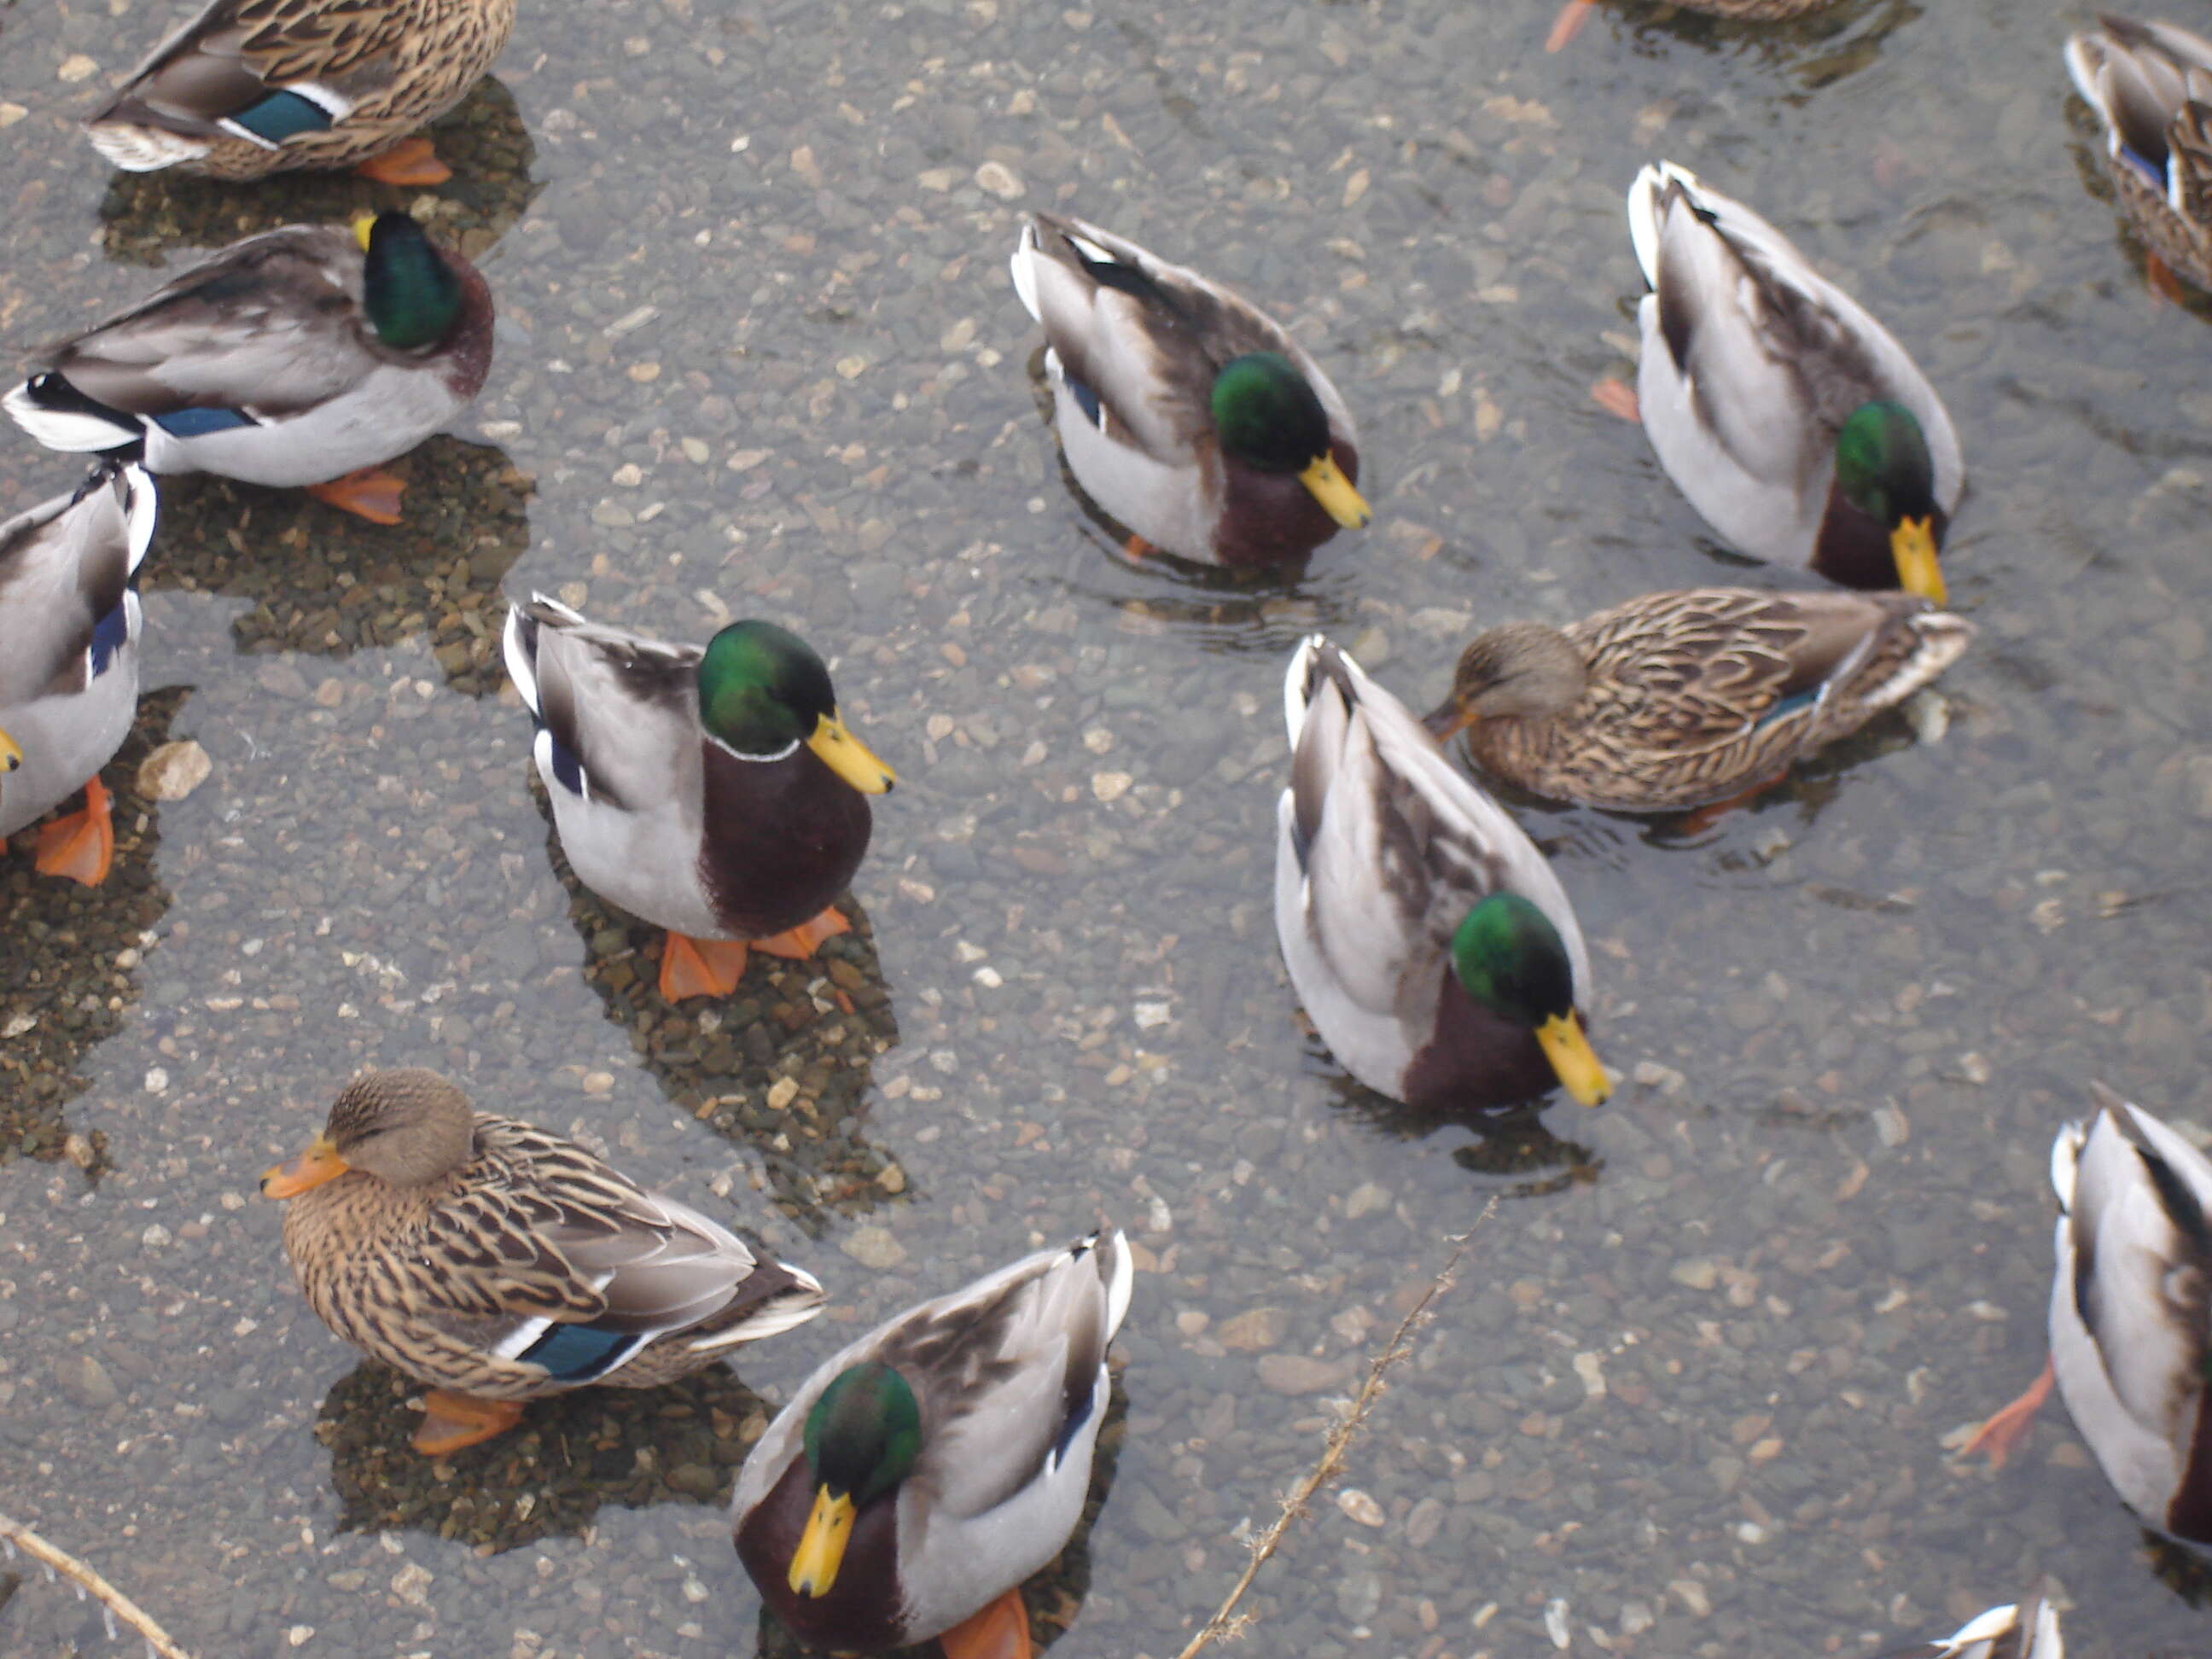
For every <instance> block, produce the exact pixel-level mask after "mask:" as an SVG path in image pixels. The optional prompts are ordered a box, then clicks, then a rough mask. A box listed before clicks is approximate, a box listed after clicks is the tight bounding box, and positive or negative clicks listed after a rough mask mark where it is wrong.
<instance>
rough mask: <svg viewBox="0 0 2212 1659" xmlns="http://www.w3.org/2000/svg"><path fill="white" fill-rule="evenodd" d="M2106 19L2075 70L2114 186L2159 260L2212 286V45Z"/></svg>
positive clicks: (2076, 59) (2079, 43)
mask: <svg viewBox="0 0 2212 1659" xmlns="http://www.w3.org/2000/svg"><path fill="white" fill-rule="evenodd" d="M2098 21H2099V25H2100V26H2099V27H2096V28H2094V29H2085V30H2083V31H2082V32H2081V33H2079V34H2076V35H2074V36H2072V37H2071V38H2069V40H2067V42H2066V72H2067V73H2068V74H2069V75H2070V76H2073V77H2074V86H2075V90H2077V91H2078V92H2080V93H2081V96H2082V97H2083V98H2084V99H2086V100H2087V102H2088V105H2089V107H2090V108H2091V109H2092V110H2093V111H2094V112H2096V116H2097V119H2098V120H2099V121H2100V123H2102V124H2103V126H2104V129H2105V165H2106V168H2107V170H2108V171H2110V173H2112V187H2113V188H2114V189H2115V190H2117V191H2118V192H2119V197H2120V204H2121V205H2122V206H2123V207H2124V208H2125V209H2126V210H2127V212H2128V217H2129V218H2130V219H2132V220H2133V221H2134V222H2135V225H2136V229H2137V230H2139V231H2140V232H2142V238H2143V240H2145V241H2147V242H2148V243H2149V244H2150V246H2151V251H2152V253H2153V255H2154V257H2155V258H2158V259H2162V260H2164V261H2165V263H2166V265H2167V267H2168V268H2170V269H2171V270H2176V271H2179V272H2180V274H2181V275H2183V276H2186V277H2187V278H2188V279H2189V280H2190V281H2191V282H2192V283H2196V284H2197V287H2199V288H2201V289H2212V40H2206V39H2205V38H2204V37H2203V35H2200V34H2191V33H2190V32H2189V31H2188V30H2187V29H2184V28H2176V27H2174V26H2173V25H2172V24H2171V23H2138V22H2134V21H2130V19H2128V18H2125V17H2113V16H2111V15H2106V16H2104V17H2101V18H2100V19H2099V20H2098Z"/></svg>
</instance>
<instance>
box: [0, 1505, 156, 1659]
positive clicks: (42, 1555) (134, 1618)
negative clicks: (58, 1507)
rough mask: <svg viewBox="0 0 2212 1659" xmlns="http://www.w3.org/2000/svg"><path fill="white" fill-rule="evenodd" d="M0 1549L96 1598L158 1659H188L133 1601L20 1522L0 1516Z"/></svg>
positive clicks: (111, 1632)
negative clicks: (13, 1550) (9, 1550)
mask: <svg viewBox="0 0 2212 1659" xmlns="http://www.w3.org/2000/svg"><path fill="white" fill-rule="evenodd" d="M0 1545H13V1546H14V1547H15V1548H16V1549H19V1550H21V1551H22V1552H23V1553H24V1554H26V1555H27V1556H29V1557H30V1558H31V1559H33V1561H36V1562H39V1563H40V1564H41V1565H45V1566H47V1567H51V1568H52V1569H53V1571H56V1572H58V1573H60V1574H61V1575H62V1576H63V1577H64V1578H67V1579H69V1580H70V1582H71V1583H75V1584H76V1585H77V1586H78V1587H79V1588H80V1589H85V1590H88V1591H90V1592H91V1593H92V1594H93V1595H96V1596H98V1597H99V1598H100V1601H101V1602H102V1603H103V1604H104V1605H105V1606H106V1608H107V1610H108V1611H109V1612H110V1613H113V1614H114V1615H115V1616H116V1617H117V1618H118V1619H120V1620H122V1621H123V1622H124V1623H125V1624H126V1625H128V1626H131V1629H133V1630H135V1631H137V1632H138V1633H139V1635H141V1636H143V1637H144V1638H146V1645H147V1646H148V1647H149V1649H151V1650H153V1652H154V1653H155V1654H156V1655H157V1656H159V1659H192V1656H191V1655H190V1654H189V1653H186V1652H185V1650H183V1649H182V1648H180V1647H179V1646H178V1645H177V1644H175V1643H174V1642H173V1641H172V1640H170V1639H169V1633H168V1632H167V1631H165V1630H163V1629H162V1628H161V1626H159V1625H157V1624H155V1622H154V1621H153V1620H151V1619H149V1618H148V1617H147V1616H146V1614H145V1613H143V1612H142V1611H141V1610H140V1608H139V1607H138V1604H137V1602H136V1601H132V1600H131V1598H130V1597H129V1596H127V1595H125V1594H124V1593H123V1592H122V1591H121V1590H119V1589H116V1588H115V1586H114V1585H112V1584H111V1583H108V1582H107V1581H106V1579H105V1578H102V1577H100V1575H99V1574H98V1573H96V1572H94V1571H93V1570H92V1569H91V1568H90V1567H88V1566H87V1565H85V1564H84V1563H83V1562H82V1561H80V1560H78V1559H76V1557H75V1556H74V1555H71V1554H70V1553H69V1552H68V1551H66V1550H64V1549H60V1548H58V1547H56V1546H54V1545H52V1544H49V1543H48V1542H46V1540H45V1539H43V1538H41V1537H40V1536H39V1534H36V1533H34V1532H33V1531H32V1530H31V1529H30V1528H28V1527H27V1526H25V1525H23V1524H22V1522H20V1521H11V1520H9V1518H8V1517H7V1516H4V1515H0ZM108 1634H110V1635H111V1636H112V1635H113V1634H114V1632H113V1631H112V1630H111V1631H110V1632H108Z"/></svg>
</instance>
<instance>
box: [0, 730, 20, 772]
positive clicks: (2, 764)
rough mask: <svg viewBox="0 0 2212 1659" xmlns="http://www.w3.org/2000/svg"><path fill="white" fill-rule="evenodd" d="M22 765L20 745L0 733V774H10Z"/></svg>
mask: <svg viewBox="0 0 2212 1659" xmlns="http://www.w3.org/2000/svg"><path fill="white" fill-rule="evenodd" d="M22 763H23V748H22V745H21V744H19V743H17V742H16V741H15V738H11V737H9V735H8V734H7V733H6V732H0V772H12V771H14V770H15V769H16V768H17V767H19V766H21V764H22Z"/></svg>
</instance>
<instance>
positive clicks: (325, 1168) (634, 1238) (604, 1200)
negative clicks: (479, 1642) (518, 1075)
mask: <svg viewBox="0 0 2212 1659" xmlns="http://www.w3.org/2000/svg"><path fill="white" fill-rule="evenodd" d="M261 1190H262V1192H263V1194H264V1195H266V1196H267V1197H270V1198H277V1199H288V1200H290V1207H289V1209H287V1210H286V1211H285V1212H284V1254H285V1255H286V1257H287V1258H288V1259H289V1261H290V1262H291V1264H292V1271H293V1273H294V1274H295V1276H297V1278H298V1279H299V1281H300V1288H301V1290H302V1291H305V1292H306V1293H307V1304H308V1305H309V1306H310V1307H312V1308H313V1309H314V1310H315V1312H316V1313H317V1314H318V1315H319V1316H321V1318H322V1321H323V1322H324V1323H325V1325H328V1326H329V1327H330V1328H331V1329H332V1330H334V1331H336V1332H337V1334H339V1335H340V1336H342V1337H343V1338H344V1339H345V1340H347V1341H349V1342H350V1343H352V1344H353V1345H354V1346H356V1347H357V1348H361V1349H363V1350H365V1351H366V1352H368V1354H369V1355H370V1356H371V1357H373V1358H376V1359H379V1360H381V1361H382V1362H383V1363H384V1364H387V1365H390V1366H392V1368H393V1369H394V1370H399V1371H403V1372H404V1373H405V1374H406V1375H407V1376H410V1377H412V1378H414V1379H415V1380H416V1382H418V1383H428V1384H430V1385H431V1388H432V1392H431V1393H430V1395H428V1399H427V1402H426V1404H427V1408H428V1411H427V1415H426V1417H425V1418H424V1419H423V1423H422V1428H421V1430H420V1431H418V1432H417V1433H416V1436H415V1449H416V1450H417V1451H419V1452H423V1453H426V1454H428V1455H432V1456H437V1455H443V1454H444V1453H447V1452H450V1451H458V1450H459V1449H461V1448H462V1447H464V1446H472V1445H474V1444H476V1443H477V1442H478V1441H480V1440H489V1439H490V1438H491V1437H493V1436H494V1435H496V1434H500V1433H501V1432H503V1431H506V1430H507V1429H509V1428H511V1427H513V1425H514V1423H515V1421H516V1419H519V1418H520V1416H521V1415H522V1402H523V1401H526V1400H537V1399H539V1398H542V1397H543V1396H544V1395H549V1394H562V1393H565V1392H566V1391H568V1389H580V1388H584V1387H586V1386H588V1385H591V1384H593V1383H605V1384H606V1385H607V1386H609V1387H611V1388H619V1389H650V1388H657V1387H658V1386H659V1385H660V1384H661V1383H670V1382H673V1381H674V1380H675V1379H676V1378H678V1377H679V1376H689V1375H690V1373H691V1372H693V1371H696V1370H702V1369H703V1368H704V1367H706V1366H708V1365H711V1364H715V1363H716V1362H718V1361H719V1360H720V1359H722V1358H726V1356H727V1355H728V1353H729V1352H730V1351H731V1350H732V1348H735V1347H738V1346H740V1345H742V1344H744V1343H747V1342H754V1341H757V1340H760V1339H761V1338H762V1337H764V1336H774V1335H775V1334H776V1333H777V1332H779V1331H787V1330H789V1329H790V1328H792V1327H793V1326H794V1325H803V1324H805V1322H807V1321H808V1320H810V1319H811V1318H813V1317H814V1316H815V1315H816V1314H817V1313H819V1312H821V1310H822V1302H823V1294H822V1286H821V1285H819V1284H817V1283H816V1282H815V1280H814V1279H813V1277H812V1276H811V1274H808V1273H802V1272H800V1271H799V1269H798V1268H796V1267H791V1266H789V1265H787V1264H786V1263H784V1262H781V1261H776V1260H775V1258H774V1257H773V1256H770V1255H767V1254H766V1253H764V1252H763V1251H759V1250H755V1249H750V1248H749V1247H748V1246H747V1245H746V1244H745V1243H744V1241H743V1240H741V1239H739V1238H738V1237H737V1236H736V1235H735V1234H734V1233H732V1232H731V1231H729V1230H728V1229H727V1228H725V1227H723V1226H720V1225H718V1224H717V1223H715V1222H713V1221H709V1220H708V1218H706V1217H705V1216H703V1215H701V1214H700V1213H699V1212H697V1211H696V1210H694V1209H692V1208H691V1207H690V1206H689V1205H685V1204H679V1203H678V1202H677V1201H676V1200H674V1199H672V1198H669V1197H666V1196H665V1195H663V1194H659V1193H654V1192H648V1191H647V1190H646V1189H645V1188H642V1187H641V1186H639V1185H638V1184H637V1183H636V1182H634V1181H632V1180H630V1179H629V1176H625V1175H623V1174H622V1173H621V1172H620V1171H619V1170H613V1169H611V1168H609V1167H608V1166H607V1165H606V1164H604V1163H602V1162H601V1161H600V1160H599V1158H594V1157H593V1156H592V1154H591V1153H589V1152H586V1151H585V1150H584V1149H583V1148H582V1147H581V1146H578V1145H576V1143H575V1142H574V1141H573V1140H568V1139H564V1138H562V1136H560V1135H556V1134H551V1133H547V1132H546V1131H545V1130H544V1129H539V1128H535V1127H532V1126H531V1125H530V1124H527V1123H524V1122H520V1121H518V1120H516V1119H514V1118H511V1117H495V1116H493V1115H491V1114H490V1113H489V1112H477V1111H472V1110H471V1109H470V1105H469V1099H468V1097H467V1096H466V1095H465V1094H463V1093H462V1092H461V1091H459V1089H457V1088H455V1087H454V1086H453V1084H451V1083H449V1082H447V1080H446V1079H444V1078H442V1077H440V1076H439V1075H438V1074H437V1073H435V1072H426V1071H421V1070H416V1069H408V1070H402V1071H382V1072H368V1073H363V1074H362V1076H360V1077H358V1078H356V1079H354V1080H353V1081H352V1082H351V1083H349V1084H348V1085H346V1088H345V1091H344V1092H343V1093H342V1094H341V1095H339V1096H338V1097H337V1101H336V1102H335V1103H332V1105H331V1114H330V1120H329V1121H328V1122H327V1123H325V1125H324V1127H323V1130H322V1133H320V1134H319V1135H317V1136H316V1137H315V1139H314V1140H313V1143H312V1144H311V1145H310V1146H308V1147H307V1151H305V1152H301V1154H300V1155H299V1156H298V1157H296V1158H292V1159H290V1160H289V1162H286V1163H283V1164H277V1165H276V1166H275V1167H274V1168H273V1169H271V1170H269V1171H268V1173H266V1174H265V1175H264V1176H262V1177H261Z"/></svg>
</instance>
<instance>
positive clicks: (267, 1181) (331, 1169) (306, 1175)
mask: <svg viewBox="0 0 2212 1659" xmlns="http://www.w3.org/2000/svg"><path fill="white" fill-rule="evenodd" d="M351 1167H352V1165H350V1164H348V1163H347V1162H346V1161H345V1159H343V1158H340V1157H339V1156H338V1149H337V1147H335V1146H331V1139H330V1137H329V1136H328V1135H321V1134H319V1135H317V1136H316V1137H315V1138H314V1139H313V1141H311V1142H310V1143H309V1144H308V1146H307V1151H306V1152H302V1153H301V1154H300V1155H299V1157H297V1158H287V1159H285V1160H284V1162H283V1163H282V1164H275V1165H272V1166H271V1167H270V1169H268V1170H265V1171H264V1172H263V1174H262V1176H261V1195H262V1197H264V1198H297V1197H299V1195H300V1194H301V1193H304V1192H307V1191H310V1190H312V1189H313V1188H317V1187H319V1186H321V1185H322V1184H323V1183H324V1182H325V1181H336V1180H337V1178H338V1177H339V1176H342V1175H343V1174H344V1173H345V1172H346V1171H347V1170H349V1169H350V1168H351Z"/></svg>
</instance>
